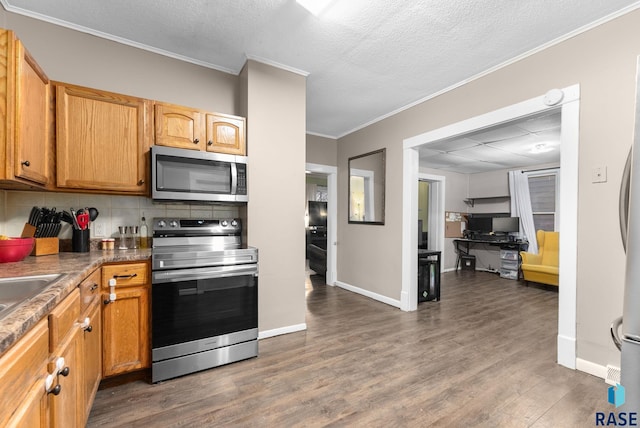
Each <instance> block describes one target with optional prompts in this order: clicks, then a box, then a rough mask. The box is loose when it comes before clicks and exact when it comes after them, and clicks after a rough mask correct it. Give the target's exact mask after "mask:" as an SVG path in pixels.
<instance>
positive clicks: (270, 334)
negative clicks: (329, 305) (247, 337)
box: [258, 323, 307, 339]
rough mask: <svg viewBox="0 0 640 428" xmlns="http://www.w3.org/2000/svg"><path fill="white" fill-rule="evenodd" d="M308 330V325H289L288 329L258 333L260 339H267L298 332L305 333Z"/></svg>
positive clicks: (281, 328)
mask: <svg viewBox="0 0 640 428" xmlns="http://www.w3.org/2000/svg"><path fill="white" fill-rule="evenodd" d="M306 329H307V324H306V323H302V324H296V325H289V326H287V327H280V328H274V329H272V330H265V331H261V332H259V333H258V339H266V338H268V337H273V336H280V335H281V334H289V333H295V332H298V331H304V330H306Z"/></svg>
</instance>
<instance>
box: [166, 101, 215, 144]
mask: <svg viewBox="0 0 640 428" xmlns="http://www.w3.org/2000/svg"><path fill="white" fill-rule="evenodd" d="M155 128H156V140H155V143H156V144H157V145H159V146H169V147H178V148H182V149H191V150H203V148H204V132H203V130H202V114H201V113H200V112H199V111H198V110H193V109H189V108H187V107H181V106H176V105H172V104H166V103H156V104H155Z"/></svg>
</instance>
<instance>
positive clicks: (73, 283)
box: [0, 250, 151, 355]
mask: <svg viewBox="0 0 640 428" xmlns="http://www.w3.org/2000/svg"><path fill="white" fill-rule="evenodd" d="M150 257H151V250H115V251H90V252H88V253H59V254H54V255H48V256H39V257H35V256H28V257H27V258H26V259H24V260H23V261H21V262H16V263H2V264H0V267H1V269H0V278H10V277H16V276H32V275H46V274H55V273H59V274H62V276H61V277H60V278H58V279H57V280H56V281H55V282H52V283H51V284H49V285H48V286H47V287H46V288H45V289H44V290H43V291H41V292H40V293H39V294H38V295H37V296H35V297H34V298H32V299H29V300H28V301H25V302H23V303H22V304H20V305H19V306H18V307H16V308H15V309H14V310H13V311H12V312H11V313H9V314H7V315H6V316H5V317H4V318H2V319H1V320H0V355H2V354H4V353H5V351H6V350H7V349H9V348H10V347H11V346H12V345H13V344H14V343H15V342H16V341H17V340H18V339H20V338H21V337H22V336H23V335H24V334H25V333H26V332H27V331H29V329H31V327H33V326H34V325H35V324H36V323H37V322H38V321H40V320H41V319H42V318H43V317H45V316H46V315H47V314H48V313H49V312H51V310H52V309H53V308H55V307H56V305H57V304H58V303H60V302H61V301H62V300H63V299H64V298H65V297H67V295H68V294H69V293H71V291H73V289H74V288H75V287H77V286H78V284H80V282H82V280H83V279H85V278H86V277H87V276H88V275H89V274H90V273H91V272H93V271H94V270H95V269H96V268H98V267H100V266H102V265H103V264H105V263H113V262H130V261H137V260H147V259H149V258H150Z"/></svg>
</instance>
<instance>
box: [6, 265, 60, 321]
mask: <svg viewBox="0 0 640 428" xmlns="http://www.w3.org/2000/svg"><path fill="white" fill-rule="evenodd" d="M61 276H62V274H60V273H55V274H50V275H34V276H17V277H13V278H0V319H2V318H4V317H5V316H6V315H7V314H9V313H10V312H11V311H12V310H13V309H15V308H16V306H18V305H19V304H21V303H23V302H26V301H28V300H29V299H32V298H33V297H35V296H37V295H38V294H39V293H40V292H41V291H42V290H44V289H45V288H46V287H47V286H48V285H49V284H51V283H52V282H54V281H55V280H57V279H58V278H60V277H61Z"/></svg>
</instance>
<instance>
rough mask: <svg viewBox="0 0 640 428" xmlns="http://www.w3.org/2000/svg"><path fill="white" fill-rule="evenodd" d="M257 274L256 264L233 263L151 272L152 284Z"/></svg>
mask: <svg viewBox="0 0 640 428" xmlns="http://www.w3.org/2000/svg"><path fill="white" fill-rule="evenodd" d="M245 275H252V276H258V265H257V264H246V265H234V266H215V267H207V268H196V269H178V270H169V271H158V272H153V280H152V282H153V284H162V283H165V282H180V281H189V280H195V279H215V278H225V277H230V276H245Z"/></svg>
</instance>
